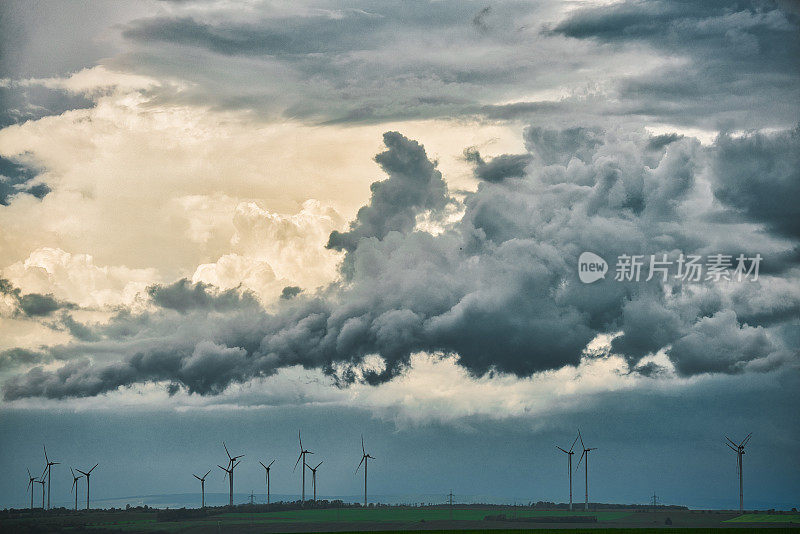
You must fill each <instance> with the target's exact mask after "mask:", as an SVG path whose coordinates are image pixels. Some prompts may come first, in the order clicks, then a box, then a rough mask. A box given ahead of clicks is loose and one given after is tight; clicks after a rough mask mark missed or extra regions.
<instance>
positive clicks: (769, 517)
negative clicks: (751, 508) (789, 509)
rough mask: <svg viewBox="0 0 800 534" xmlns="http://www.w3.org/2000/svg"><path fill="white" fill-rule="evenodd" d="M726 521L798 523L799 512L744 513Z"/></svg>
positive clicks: (799, 521) (799, 522) (799, 520)
mask: <svg viewBox="0 0 800 534" xmlns="http://www.w3.org/2000/svg"><path fill="white" fill-rule="evenodd" d="M726 523H797V524H799V525H800V514H791V515H790V514H744V515H740V516H739V517H734V518H733V519H728V520H727V521H726Z"/></svg>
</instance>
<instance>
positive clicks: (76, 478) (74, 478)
mask: <svg viewBox="0 0 800 534" xmlns="http://www.w3.org/2000/svg"><path fill="white" fill-rule="evenodd" d="M69 472H70V473H72V487H71V488H70V489H69V492H70V493H72V492H73V491H74V492H75V510H77V509H78V481H79V480H80V479H81V478H83V475H78V476H75V471H73V470H72V468H71V467H70V468H69Z"/></svg>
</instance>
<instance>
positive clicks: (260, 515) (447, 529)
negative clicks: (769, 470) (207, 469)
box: [0, 506, 800, 534]
mask: <svg viewBox="0 0 800 534" xmlns="http://www.w3.org/2000/svg"><path fill="white" fill-rule="evenodd" d="M177 512H179V513H181V514H183V513H184V512H183V511H177ZM198 512H199V515H197V516H196V517H192V518H188V517H187V518H180V517H179V518H177V519H179V520H175V521H168V520H163V519H168V518H166V517H160V516H159V512H157V511H155V510H149V511H134V510H130V511H124V510H117V511H107V510H96V511H91V512H77V513H73V512H66V511H64V512H63V513H49V512H48V513H46V514H44V515H41V514H39V515H35V514H28V515H26V514H20V515H18V516H16V517H9V518H7V519H4V520H0V533H5V532H14V533H16V532H23V533H25V532H31V533H33V532H73V533H79V532H92V533H96V534H105V533H111V532H116V533H131V534H133V533H143V534H144V533H149V534H153V533H173V532H174V533H181V534H206V533H208V534H211V533H218V534H219V533H222V532H237V533H239V532H242V533H253V534H256V533H260V534H265V533H273V534H275V533H304V532H309V533H310V532H317V533H322V532H336V533H337V534H341V533H345V532H353V533H355V532H362V533H363V532H367V531H368V532H384V533H386V534H397V533H399V532H416V533H418V534H419V533H420V532H424V534H458V533H464V534H482V533H491V534H506V533H507V534H523V533H527V532H536V533H539V534H544V533H547V532H558V533H560V534H566V533H570V532H573V533H577V532H586V533H598V534H599V533H609V534H610V533H617V532H619V533H625V532H627V533H631V534H634V533H648V532H659V533H662V534H664V533H669V532H681V533H686V532H700V533H708V534H711V533H715V532H723V531H724V532H730V531H731V529H734V530H736V529H738V530H742V531H747V532H753V531H760V530H762V529H764V530H769V531H770V532H797V533H800V528H798V526H797V525H795V524H790V523H797V524H800V514H767V513H764V514H745V515H740V514H737V513H736V512H726V511H710V512H709V511H705V512H700V511H689V510H675V509H660V510H657V511H645V510H631V509H619V510H599V511H590V512H583V511H574V512H569V511H566V510H554V511H543V510H531V509H522V508H517V509H513V508H505V509H498V508H486V507H475V506H473V507H467V506H464V507H454V509H453V510H452V517H451V510H450V509H449V508H446V507H421V508H415V507H396V508H395V507H388V508H369V509H362V508H326V509H322V508H321V509H306V510H284V511H275V512H264V511H261V510H259V509H258V508H255V509H253V510H252V511H247V510H246V508H245V509H242V508H239V509H237V510H235V511H226V510H225V509H222V508H220V509H215V510H208V511H207V515H204V514H203V512H201V511H194V512H192V513H198ZM161 515H162V516H163V515H164V514H163V512H162V513H161ZM486 516H493V517H492V519H490V520H486V519H485V518H486ZM500 516H505V519H503V518H502V517H500ZM568 517H572V518H575V520H574V521H568V522H563V523H559V521H560V520H561V521H563V520H564V519H565V518H568ZM586 517H590V518H592V519H593V520H595V522H591V523H588V524H583V523H581V522H580V521H581V520H582V519H583V518H586ZM159 518H160V519H162V520H161V521H159ZM526 518H538V519H539V520H540V521H543V522H542V523H541V524H539V523H532V522H529V521H526ZM548 519H552V521H548ZM556 523H558V524H556ZM540 527H542V528H540ZM553 527H560V528H553ZM769 527H772V528H769ZM785 527H788V528H785Z"/></svg>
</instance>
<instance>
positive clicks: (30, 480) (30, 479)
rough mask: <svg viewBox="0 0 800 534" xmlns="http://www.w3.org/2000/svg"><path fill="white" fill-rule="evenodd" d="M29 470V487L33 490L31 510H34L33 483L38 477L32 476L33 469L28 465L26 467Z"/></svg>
mask: <svg viewBox="0 0 800 534" xmlns="http://www.w3.org/2000/svg"><path fill="white" fill-rule="evenodd" d="M25 469H27V470H28V489H29V490H30V491H31V510H33V483H34V482H36V477H34V476H31V470H30V469H28V468H27V467H26V468H25Z"/></svg>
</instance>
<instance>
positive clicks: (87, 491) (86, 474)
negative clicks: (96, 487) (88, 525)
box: [75, 464, 100, 510]
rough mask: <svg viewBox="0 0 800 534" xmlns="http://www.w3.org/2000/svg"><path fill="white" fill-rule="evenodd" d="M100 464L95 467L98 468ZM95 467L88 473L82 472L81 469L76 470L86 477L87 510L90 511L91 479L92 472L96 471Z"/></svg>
mask: <svg viewBox="0 0 800 534" xmlns="http://www.w3.org/2000/svg"><path fill="white" fill-rule="evenodd" d="M98 465H100V464H94V467H97V466H98ZM94 467H92V468H91V469H89V470H88V471H81V470H80V469H76V470H75V471H77V472H78V473H80V474H82V475H83V476H85V477H86V509H87V510H88V509H89V482H90V481H89V477H90V476H91V475H92V471H94Z"/></svg>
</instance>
